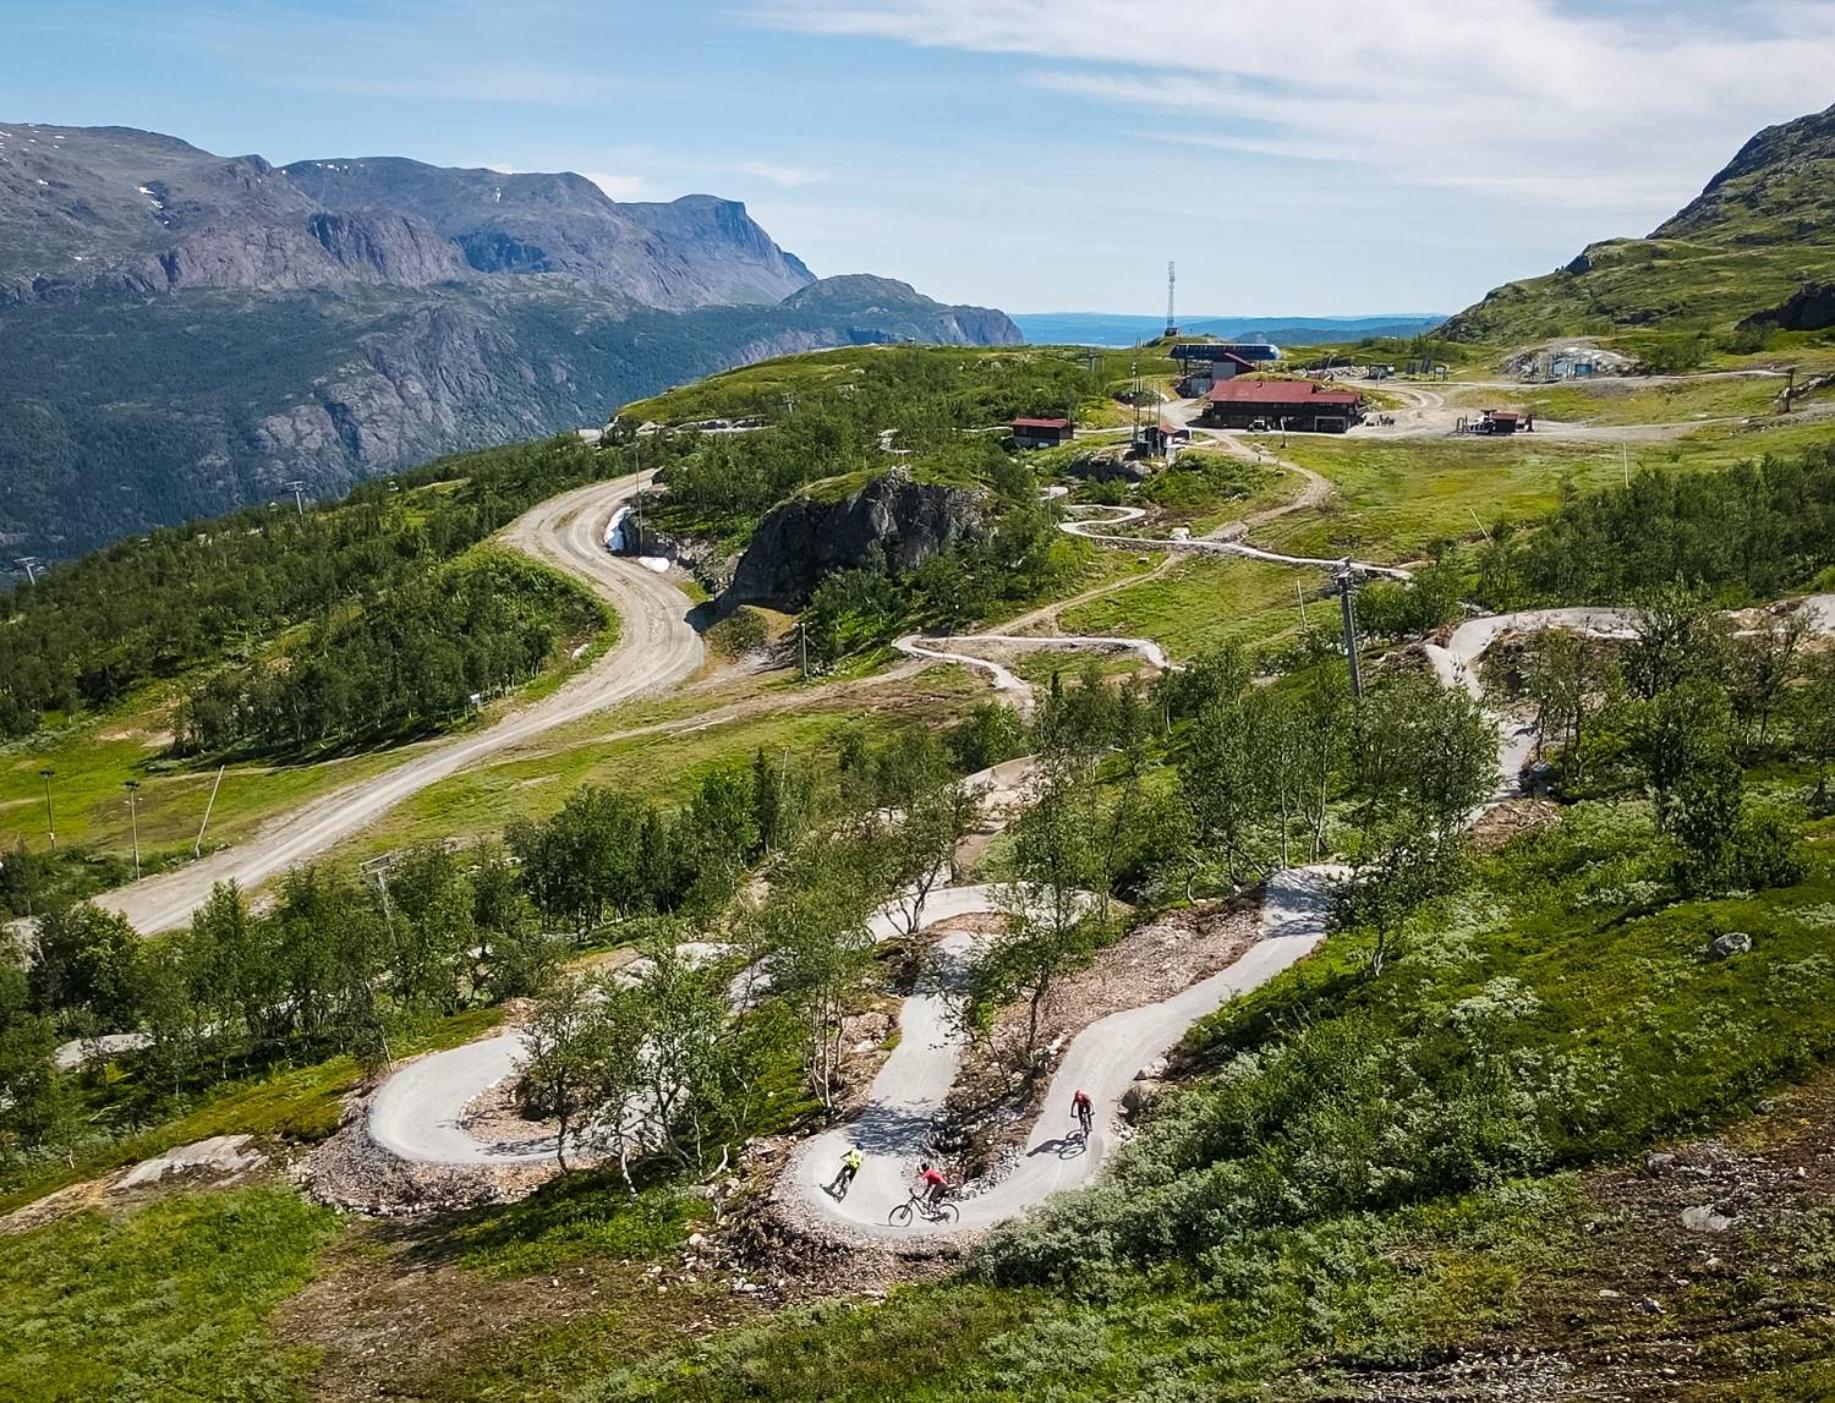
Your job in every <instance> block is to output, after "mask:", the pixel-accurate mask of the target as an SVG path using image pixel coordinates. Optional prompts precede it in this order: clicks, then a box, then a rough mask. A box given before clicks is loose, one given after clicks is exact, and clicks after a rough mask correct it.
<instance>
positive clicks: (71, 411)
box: [0, 124, 1022, 556]
mask: <svg viewBox="0 0 1835 1403" xmlns="http://www.w3.org/2000/svg"><path fill="white" fill-rule="evenodd" d="M1021 339H1022V338H1021V337H1020V334H1019V331H1018V329H1017V328H1016V327H1014V325H1013V324H1012V322H1011V321H1009V320H1008V319H1007V318H1006V316H1005V315H1004V314H1003V313H1000V312H997V311H993V310H991V309H987V308H979V307H953V306H946V305H944V304H942V303H938V302H935V301H932V300H931V299H929V298H927V297H924V296H922V295H921V294H920V293H918V292H917V291H916V290H915V289H913V288H911V287H910V286H908V285H907V284H904V283H899V282H895V281H893V280H891V279H884V278H873V277H865V276H858V277H842V278H833V279H828V280H826V281H816V280H815V277H814V274H812V273H811V272H810V270H809V269H808V268H807V267H806V266H804V264H803V263H802V262H801V261H800V260H799V259H797V258H796V257H795V256H794V255H793V254H789V253H786V252H784V251H783V250H782V249H781V248H779V247H778V245H777V244H776V243H775V242H774V241H773V240H772V239H771V237H770V235H769V234H767V233H766V232H765V231H764V230H763V229H761V228H760V227H759V226H758V225H757V224H756V223H755V222H754V221H753V220H752V219H751V217H750V216H749V215H748V214H747V213H746V211H745V207H744V206H743V205H741V204H739V203H737V202H735V201H730V200H722V199H718V198H716V197H713V196H707V195H690V196H687V197H684V198H683V199H680V200H676V201H673V202H670V203H667V204H646V203H635V204H623V203H618V202H616V201H613V200H610V199H608V198H607V197H606V196H605V194H604V193H603V192H602V191H601V190H600V189H599V188H598V187H597V186H596V185H594V184H593V183H592V182H591V181H589V180H587V179H586V178H585V177H583V176H579V175H572V174H566V173H562V174H554V175H532V174H531V175H521V174H519V175H506V174H501V173H499V172H495V171H488V170H447V169H442V168H440V167H435V166H429V165H424V164H422V163H420V162H416V161H409V160H404V159H400V158H394V157H386V158H373V159H363V160H336V161H330V160H327V161H305V162H298V163H295V164H294V165H291V166H285V167H277V166H273V165H271V164H269V163H268V162H267V161H265V160H263V159H262V158H260V157H257V156H241V157H230V158H224V157H218V156H214V155H211V154H210V153H209V152H205V151H202V150H200V149H199V148H197V147H195V146H191V145H189V144H188V143H186V142H183V141H180V140H177V139H176V138H173V137H165V136H159V135H156V134H153V133H147V132H140V131H134V130H130V129H126V128H71V127H46V126H31V125H17V124H15V125H0V545H5V546H7V547H9V549H8V550H7V552H6V554H7V555H8V556H12V555H19V554H27V553H30V554H37V555H42V556H63V555H70V554H74V553H77V552H79V551H81V550H85V549H88V548H90V547H93V546H96V545H99V544H102V543H103V542H105V541H108V540H111V539H114V538H115V537H118V536H121V535H126V534H130V533H133V532H135V531H139V530H143V529H145V528H147V527H149V526H153V525H159V524H164V523H170V522H175V521H179V520H184V519H187V518H191V517H199V516H210V515H216V514H220V513H221V512H223V511H226V510H229V509H231V508H234V507H236V506H239V505H242V504H245V503H247V502H249V501H260V500H264V499H271V498H275V497H278V496H282V495H286V493H287V488H286V484H288V483H289V482H292V481H296V480H301V481H304V482H305V483H306V484H307V490H308V491H309V492H311V493H312V494H314V495H320V496H329V495H335V494H339V493H342V492H343V491H345V490H347V489H348V488H349V487H350V486H351V485H352V484H353V483H355V482H356V481H358V480H360V479H362V478H364V477H367V476H373V475H376V474H379V473H385V472H391V471H396V470H398V469H401V468H404V467H410V466H413V465H414V464H416V463H419V462H422V461H425V460H427V459H429V458H433V457H438V456H440V455H442V454H445V453H451V452H458V451H462V450H467V449H473V448H482V447H488V446H490V445H492V444H496V443H503V442H508V441H514V440H517V439H527V438H532V437H539V436H542V435H545V434H549V433H554V432H557V431H559V430H562V429H567V428H572V427H581V426H588V425H593V424H599V423H603V422H604V421H605V420H606V419H607V418H608V417H609V415H610V414H611V413H612V411H614V410H615V409H616V408H617V407H618V405H619V404H621V403H624V402H626V401H628V400H631V399H635V398H639V397H641V396H644V395H648V394H653V393H655V392H656V391H658V390H661V389H665V388H667V387H668V386H669V385H671V384H678V383H682V382H684V381H687V380H691V379H696V378H699V377H700V376H703V375H707V374H711V373H713V372H715V371H719V370H724V369H727V368H730V367H732V366H735V365H742V364H747V363H749V362H751V361H754V360H759V359H763V358H766V357H769V356H775V355H783V354H788V353H791V352H797V351H807V350H817V349H822V348H826V347H831V346H842V345H861V344H876V343H891V342H899V341H930V342H947V343H956V344H1012V343H1017V342H1018V341H1020V340H1021Z"/></svg>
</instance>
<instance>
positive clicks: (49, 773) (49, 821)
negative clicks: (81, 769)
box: [38, 765, 57, 849]
mask: <svg viewBox="0 0 1835 1403" xmlns="http://www.w3.org/2000/svg"><path fill="white" fill-rule="evenodd" d="M56 774H57V771H56V770H54V769H52V768H51V767H50V766H49V765H47V766H45V768H44V769H42V770H40V771H39V772H38V777H39V778H40V779H42V780H43V781H44V782H45V829H46V831H48V832H49V833H50V835H51V846H52V848H53V849H55V848H56V847H57V815H56V814H55V813H54V812H52V809H51V780H52V778H53V777H54V776H55V775H56Z"/></svg>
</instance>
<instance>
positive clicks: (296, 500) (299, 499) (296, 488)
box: [287, 479, 306, 517]
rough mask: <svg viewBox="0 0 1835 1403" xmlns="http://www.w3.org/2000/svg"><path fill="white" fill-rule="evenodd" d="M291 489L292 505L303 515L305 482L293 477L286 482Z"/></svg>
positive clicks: (304, 510) (304, 508)
mask: <svg viewBox="0 0 1835 1403" xmlns="http://www.w3.org/2000/svg"><path fill="white" fill-rule="evenodd" d="M287 486H288V487H291V488H292V489H293V506H294V509H295V510H296V511H298V512H299V514H300V515H301V516H302V517H303V516H305V515H306V484H305V483H304V482H301V481H299V480H298V479H295V480H294V481H292V482H289V483H288V484H287Z"/></svg>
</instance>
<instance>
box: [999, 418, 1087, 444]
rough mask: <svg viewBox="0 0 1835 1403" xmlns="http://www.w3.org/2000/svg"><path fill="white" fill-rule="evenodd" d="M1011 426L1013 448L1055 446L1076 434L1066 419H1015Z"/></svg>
mask: <svg viewBox="0 0 1835 1403" xmlns="http://www.w3.org/2000/svg"><path fill="white" fill-rule="evenodd" d="M1011 427H1012V429H1013V446H1014V447H1015V448H1056V447H1057V446H1058V445H1059V444H1061V443H1069V442H1070V441H1071V440H1072V439H1073V438H1075V437H1076V436H1077V429H1076V426H1075V425H1074V424H1072V423H1071V422H1070V420H1068V419H1015V420H1014V421H1013V423H1012V426H1011Z"/></svg>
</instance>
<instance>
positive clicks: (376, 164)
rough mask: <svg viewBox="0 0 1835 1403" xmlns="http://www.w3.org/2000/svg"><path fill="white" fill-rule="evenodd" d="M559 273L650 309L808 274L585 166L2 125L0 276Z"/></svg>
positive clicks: (696, 213)
mask: <svg viewBox="0 0 1835 1403" xmlns="http://www.w3.org/2000/svg"><path fill="white" fill-rule="evenodd" d="M535 274H557V275H563V276H566V277H570V278H575V279H578V280H580V281H582V282H585V283H588V284H591V285H592V286H594V287H595V288H600V289H604V290H607V291H610V292H615V293H617V294H619V295H621V296H624V297H628V298H630V299H631V300H632V301H633V302H635V303H638V304H640V305H643V306H648V307H661V308H666V309H669V310H681V309H684V308H690V307H704V306H716V305H738V304H754V305H765V304H771V303H776V302H779V301H781V300H782V299H783V298H784V297H786V296H787V295H789V294H790V293H792V292H795V291H796V290H797V289H798V288H801V287H804V286H806V285H807V284H809V283H810V282H812V281H813V280H814V278H813V275H812V274H811V273H810V271H809V270H808V269H807V268H806V267H804V266H803V264H802V263H801V261H800V260H798V259H797V258H795V257H794V256H792V255H790V254H787V253H785V252H784V251H783V250H782V249H780V248H779V247H778V246H777V245H776V244H775V243H774V242H772V240H771V237H770V236H769V235H768V234H766V233H765V231H764V230H763V229H761V228H759V227H758V225H757V224H756V223H755V222H754V221H753V220H752V219H751V217H750V216H748V215H747V214H746V211H745V206H744V205H742V204H739V203H737V202H736V201H731V200H720V199H716V198H714V197H713V196H711V195H691V196H687V197H686V198H684V199H682V200H678V201H676V202H674V203H673V204H630V205H620V204H618V203H616V202H615V201H613V200H611V199H609V198H607V196H606V195H605V193H604V192H603V191H601V190H600V189H599V187H598V186H596V185H594V184H593V183H592V182H591V181H590V180H588V179H586V178H585V177H584V176H580V175H574V174H571V173H567V172H563V173H560V174H555V175H502V174H499V173H498V172H496V171H489V170H451V169H445V168H442V167H439V166H429V165H424V164H422V163H421V162H419V161H409V160H404V159H401V158H398V157H378V158H371V159H363V160H344V159H339V160H323V161H300V162H297V163H296V164H294V165H291V166H286V167H283V168H276V167H274V166H272V165H270V164H268V162H266V161H264V160H263V159H262V158H261V157H259V156H237V157H229V158H224V157H220V156H214V155H212V154H211V153H209V152H208V151H201V150H199V149H198V148H197V147H195V146H191V145H189V144H187V143H185V142H182V141H178V140H175V139H174V138H172V137H165V136H160V135H158V134H156V133H152V132H138V131H133V130H130V129H126V128H118V127H47V126H38V125H30V124H28V125H6V126H0V287H4V288H6V289H7V298H8V300H12V301H15V302H17V301H23V300H26V299H28V298H45V299H54V300H68V299H69V298H71V297H73V296H76V295H78V294H80V293H81V292H82V291H83V290H85V289H97V288H99V289H116V288H120V289H126V290H128V291H131V292H136V293H146V292H168V291H176V290H180V289H183V288H188V287H216V288H225V287H246V288H266V289H272V288H289V289H291V288H336V287H340V286H344V285H347V284H350V283H363V284H378V283H380V284H387V285H391V286H399V287H424V286H426V285H428V284H429V283H433V282H438V281H445V280H456V279H464V278H488V277H503V276H528V275H535Z"/></svg>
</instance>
